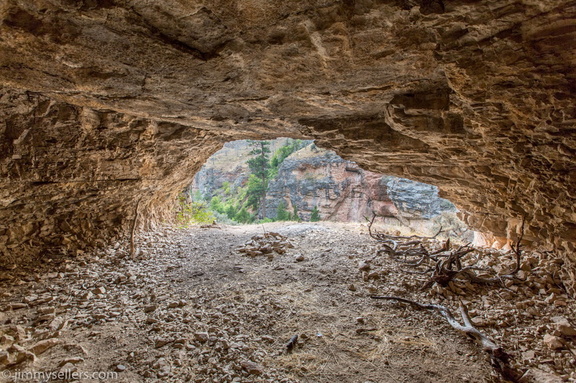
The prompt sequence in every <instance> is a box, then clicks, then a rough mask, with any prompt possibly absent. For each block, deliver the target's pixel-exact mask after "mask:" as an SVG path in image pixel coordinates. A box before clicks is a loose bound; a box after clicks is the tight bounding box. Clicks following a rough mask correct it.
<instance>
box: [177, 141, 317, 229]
mask: <svg viewBox="0 0 576 383" xmlns="http://www.w3.org/2000/svg"><path fill="white" fill-rule="evenodd" d="M310 144H311V142H310V141H302V140H293V139H287V140H286V141H285V143H284V144H283V145H282V146H280V147H279V148H278V149H276V150H275V151H274V153H272V156H270V154H271V152H272V151H271V149H270V142H269V141H248V145H249V146H250V148H251V149H250V151H249V152H248V156H250V159H249V160H248V161H246V164H247V166H248V174H247V177H246V180H245V181H244V182H243V183H241V184H240V185H235V184H233V183H231V182H228V181H224V182H222V185H221V187H219V188H217V189H216V190H215V191H213V192H211V193H209V194H208V193H207V194H203V193H201V192H196V193H194V195H193V196H192V198H191V199H189V200H186V198H184V199H182V197H181V200H183V201H184V202H183V203H184V205H182V203H181V202H179V204H180V205H179V211H178V218H177V220H178V222H179V223H183V222H182V221H186V220H187V219H188V222H189V223H194V222H198V223H203V222H206V221H212V220H218V221H225V222H230V223H243V224H245V223H253V222H273V221H292V220H294V221H297V220H300V217H299V215H298V209H297V207H296V206H295V205H293V206H292V207H291V208H289V206H288V203H287V202H286V201H281V202H280V203H279V204H278V206H277V208H276V210H275V212H276V215H275V216H274V217H270V216H267V215H266V195H267V192H268V186H269V183H270V181H271V180H274V179H275V178H276V177H278V169H279V168H280V165H282V162H284V160H285V159H286V158H288V156H290V155H291V154H292V153H294V152H296V151H298V150H300V149H302V148H303V147H305V146H308V145H310ZM199 209H200V211H202V214H200V212H199V211H198V210H199ZM184 212H186V213H184ZM190 212H194V213H190ZM208 217H213V218H208ZM317 220H319V217H318V219H317Z"/></svg>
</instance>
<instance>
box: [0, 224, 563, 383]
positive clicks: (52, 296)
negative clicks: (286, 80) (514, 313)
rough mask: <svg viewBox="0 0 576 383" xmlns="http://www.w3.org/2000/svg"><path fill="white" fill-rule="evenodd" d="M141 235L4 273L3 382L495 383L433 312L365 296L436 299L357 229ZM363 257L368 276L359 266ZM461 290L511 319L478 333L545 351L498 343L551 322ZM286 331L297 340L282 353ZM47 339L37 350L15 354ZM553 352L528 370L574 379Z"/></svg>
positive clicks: (299, 227)
mask: <svg viewBox="0 0 576 383" xmlns="http://www.w3.org/2000/svg"><path fill="white" fill-rule="evenodd" d="M266 232H277V233H279V234H281V235H282V236H284V237H286V239H285V240H284V239H283V241H287V242H289V243H290V244H291V245H292V246H293V247H289V246H285V247H283V250H285V251H283V253H282V254H278V253H276V252H273V253H271V255H270V254H269V253H267V254H266V255H265V256H247V255H245V254H243V253H241V252H239V251H238V249H239V248H242V247H243V246H245V245H246V243H248V242H250V240H251V238H252V237H253V236H255V235H261V236H264V234H265V233H266ZM137 243H138V246H139V251H138V259H136V260H130V259H128V258H127V257H125V255H126V251H124V250H122V249H120V248H117V249H116V250H115V249H110V250H108V251H107V252H106V253H103V254H100V255H99V256H97V255H86V256H84V257H83V258H81V259H77V260H74V261H62V262H60V263H59V264H57V265H54V266H53V268H52V271H51V272H49V273H46V272H41V273H30V272H26V273H19V272H18V271H11V272H5V273H4V274H3V276H2V277H3V279H4V282H5V283H6V285H9V286H12V287H9V288H8V287H7V288H3V289H2V302H1V303H2V306H3V307H4V308H5V310H4V311H3V313H2V314H0V315H1V317H0V320H1V321H2V323H3V326H2V334H3V335H2V339H1V341H2V349H3V350H6V351H5V352H4V353H3V354H2V355H0V361H2V360H4V359H5V360H6V361H7V362H5V363H4V371H2V372H3V373H4V380H5V381H15V380H16V379H15V376H16V375H15V374H16V373H17V372H18V371H25V372H32V371H35V372H44V373H53V374H57V373H66V372H67V371H68V373H69V375H68V376H64V379H58V377H57V376H56V375H54V377H56V379H51V380H50V381H73V379H68V378H70V377H72V375H71V374H72V372H76V373H82V374H86V373H97V372H101V373H102V372H109V373H110V372H114V373H115V375H113V376H112V377H106V378H103V379H92V380H94V381H107V380H108V381H118V382H156V381H157V382H160V381H161V382H187V381H191V382H285V383H289V382H319V383H322V382H330V383H333V382H342V383H348V382H350V383H352V382H354V383H356V382H361V383H364V382H374V383H377V382H493V381H498V378H497V377H496V376H494V373H493V370H492V368H491V366H490V362H489V359H488V357H487V356H486V355H485V354H484V353H483V352H482V351H481V350H479V349H478V347H477V345H476V344H475V343H473V342H472V341H471V340H469V339H467V338H466V337H465V336H463V335H461V334H459V333H456V332H455V331H454V330H453V329H452V328H451V327H450V326H448V325H447V324H446V323H445V322H444V321H443V320H442V319H441V318H439V317H437V316H436V315H434V313H430V312H426V311H417V310H414V309H413V308H411V307H406V306H405V305H402V304H394V303H387V302H377V301H374V300H371V299H369V298H368V296H369V295H370V294H374V293H378V294H382V293H386V294H397V295H402V296H407V297H410V296H412V297H418V296H419V299H420V300H422V299H435V300H439V299H441V298H440V297H438V296H435V297H432V296H426V295H423V294H422V293H418V292H417V287H418V286H419V282H418V280H417V279H416V278H414V277H412V276H407V275H404V274H400V273H399V272H398V271H397V266H396V265H395V264H394V263H392V262H391V261H389V260H387V259H385V258H383V257H379V258H375V254H376V248H377V244H376V243H375V242H374V241H373V240H371V239H370V238H369V237H368V234H367V231H366V228H365V227H361V226H358V225H347V224H329V223H318V224H282V223H274V224H266V225H264V226H262V225H259V226H258V225H252V226H238V227H220V228H192V229H181V230H174V229H169V228H166V229H163V230H162V231H159V232H155V233H147V234H143V235H141V236H140V237H139V238H138V240H137ZM366 261H369V263H370V265H371V267H372V270H377V272H376V273H371V274H370V273H368V274H367V273H366V272H365V271H361V270H360V269H359V265H361V264H362V262H366ZM360 267H362V266H360ZM418 294H419V295H418ZM467 299H468V301H469V303H470V306H471V307H472V306H474V307H475V308H476V309H475V310H474V311H473V315H475V316H476V318H483V315H484V313H485V312H489V311H490V310H500V311H501V312H502V313H501V314H499V315H500V317H501V318H500V319H499V320H502V321H504V322H505V324H504V325H502V326H501V325H500V324H501V323H500V322H495V323H493V324H492V325H489V324H488V325H487V327H486V329H485V331H486V333H487V334H488V335H489V336H492V337H494V338H495V339H496V340H497V341H500V342H501V343H502V345H503V346H504V347H505V348H507V351H509V352H511V353H512V354H513V355H514V356H516V357H517V358H518V362H519V363H520V362H522V356H521V355H522V353H523V352H528V351H531V350H532V351H534V354H535V355H534V356H533V357H534V359H536V355H538V353H545V351H544V350H543V349H538V348H535V347H536V346H533V345H532V343H530V344H528V346H526V345H525V344H521V343H519V342H517V341H510V342H508V343H507V342H506V339H512V340H514V339H515V338H514V336H519V337H520V336H522V337H525V338H529V337H533V339H532V340H531V342H534V343H540V342H539V340H540V339H541V338H542V336H543V335H544V334H543V332H542V331H540V330H542V328H541V327H542V326H546V324H547V323H551V320H549V319H546V320H544V319H543V318H540V317H525V316H520V317H518V319H517V322H516V323H509V319H508V317H507V315H506V313H504V311H505V307H506V304H508V303H507V302H506V300H505V299H502V300H501V301H500V303H499V304H500V306H498V303H497V301H496V300H494V299H495V298H494V297H492V298H490V299H493V300H494V302H496V303H494V302H492V301H490V302H491V305H492V306H490V307H488V306H487V307H484V306H483V305H481V304H478V302H480V303H481V302H482V298H480V297H478V298H477V299H476V298H473V297H468V298H467ZM447 302H448V303H449V300H447ZM444 303H446V302H444ZM569 303H570V305H569V306H568V307H566V306H562V307H554V310H557V312H555V314H556V315H563V316H567V317H572V318H573V317H574V316H571V315H573V311H571V310H573V305H572V303H571V301H569ZM530 319H532V321H530ZM484 321H485V322H486V321H487V320H486V319H484ZM504 322H503V323H504ZM535 322H538V323H535ZM544 328H545V327H544ZM532 331H535V334H536V335H534V334H532ZM538 331H540V332H538ZM544 332H546V330H544ZM294 335H298V341H297V343H296V345H295V347H294V349H293V350H292V352H288V350H287V348H286V344H287V343H288V341H289V340H290V339H291V338H292V337H293V336H294ZM534 336H536V337H537V339H536V338H534ZM50 339H53V341H49V342H51V343H53V344H50V347H48V348H47V349H46V350H44V351H43V352H42V353H37V355H29V356H28V358H30V359H29V360H23V361H21V362H20V363H14V360H13V358H16V357H21V358H25V357H26V354H25V352H28V351H27V350H31V347H32V346H34V345H37V343H38V342H39V341H43V340H50ZM568 341H569V340H568ZM572 345H573V343H572ZM526 347H533V349H526ZM36 350H38V348H36ZM551 352H552V351H551ZM551 352H549V353H548V354H546V355H549V356H550V358H552V360H551V361H550V362H546V361H545V362H542V363H539V364H534V366H533V367H535V368H536V369H534V371H536V373H542V374H547V375H546V376H548V378H551V376H552V375H550V374H551V373H553V372H556V375H560V374H561V373H562V372H563V371H568V372H565V375H564V379H565V380H568V379H570V375H569V371H570V366H569V365H566V366H564V365H563V364H562V363H571V362H570V358H569V357H567V356H566V353H569V352H570V351H569V349H567V348H564V349H563V350H560V349H558V350H555V351H553V352H554V353H556V352H557V353H558V356H559V357H558V358H554V357H555V356H556V354H554V353H551ZM529 356H532V354H530V355H529ZM3 357H4V359H2V358H3ZM11 358H12V359H11ZM33 359H34V360H33ZM556 360H559V361H560V362H559V363H560V364H559V366H556ZM0 363H1V362H0ZM9 363H12V364H11V365H9V366H8V367H6V365H7V364H9ZM555 369H559V371H556V370H555ZM92 377H93V376H90V378H92ZM557 379H560V380H559V381H562V379H561V378H557ZM77 380H80V381H90V379H88V378H86V377H84V378H83V379H77ZM20 381H23V380H22V379H21V380H20ZM30 381H33V380H30ZM36 381H39V379H37V380H36Z"/></svg>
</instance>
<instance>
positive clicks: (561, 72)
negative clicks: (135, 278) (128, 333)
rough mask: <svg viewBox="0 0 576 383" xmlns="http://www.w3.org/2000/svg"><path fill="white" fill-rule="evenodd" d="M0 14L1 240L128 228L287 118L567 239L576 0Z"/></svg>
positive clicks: (544, 238) (29, 5)
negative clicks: (229, 145)
mask: <svg viewBox="0 0 576 383" xmlns="http://www.w3.org/2000/svg"><path fill="white" fill-rule="evenodd" d="M0 19H1V21H2V23H1V25H0V31H1V35H2V40H1V41H0V83H1V84H2V111H1V113H2V116H3V118H2V120H3V123H1V125H0V126H1V129H2V136H3V138H2V147H3V150H2V156H1V169H2V174H3V181H2V185H3V187H2V189H3V193H2V194H3V195H2V201H3V206H2V210H1V211H2V212H1V214H2V215H3V218H4V222H5V224H4V227H3V228H2V229H1V231H2V233H0V235H2V236H3V237H4V238H5V239H6V243H7V248H5V249H3V251H8V250H7V249H9V252H14V251H16V250H17V249H18V248H19V247H20V246H21V245H22V244H29V245H30V248H32V247H34V248H38V247H42V243H44V242H43V241H44V240H43V239H41V238H45V239H46V238H51V239H50V240H49V241H48V240H46V241H47V243H50V244H51V245H50V246H57V247H58V246H60V245H61V244H62V243H70V244H74V243H76V242H81V241H86V240H89V239H90V241H89V242H93V241H91V240H92V239H95V238H107V237H108V236H109V234H110V233H114V234H115V235H118V233H121V232H123V231H124V230H126V228H127V226H129V225H130V222H131V221H132V217H133V215H134V214H135V212H134V207H135V203H136V201H137V200H139V199H140V198H143V201H144V204H143V211H144V212H145V213H144V214H145V215H146V214H147V216H149V217H151V218H153V217H159V216H161V215H162V214H161V212H162V211H163V209H164V207H165V206H167V204H169V202H170V197H171V196H173V194H174V191H175V190H178V189H179V188H180V187H181V186H183V185H184V184H185V183H186V182H187V181H189V179H190V177H191V175H192V174H193V172H194V171H195V170H197V169H198V168H199V166H201V164H202V163H203V162H204V161H205V159H206V158H208V156H209V155H210V154H212V153H213V152H214V151H215V150H217V149H218V148H219V146H220V145H221V144H222V143H223V142H225V141H230V140H234V139H243V138H274V137H280V136H287V137H295V138H313V139H315V140H316V142H317V143H318V144H319V145H320V146H324V147H329V148H331V149H334V150H335V151H336V152H338V153H339V154H340V155H342V156H343V157H344V158H346V159H351V160H354V161H356V162H357V163H359V164H360V165H361V166H362V167H363V168H365V169H367V170H373V171H378V172H383V173H389V174H393V175H398V176H402V177H406V178H412V179H415V180H419V181H423V182H427V183H432V184H435V185H437V186H439V187H440V189H441V193H442V196H444V197H445V198H448V199H450V200H452V201H454V202H455V203H456V204H457V205H458V206H459V208H460V209H461V210H462V211H463V212H465V214H466V215H467V217H468V222H469V223H470V224H471V225H472V226H474V227H476V228H478V229H479V230H482V231H488V232H492V233H494V234H495V235H497V236H508V237H510V238H511V239H514V238H516V236H517V235H518V234H519V233H518V232H519V230H520V222H521V221H522V219H524V220H525V221H526V224H525V231H526V233H525V239H526V240H527V242H532V243H534V244H537V245H542V246H547V247H548V248H549V249H555V250H558V251H560V252H563V253H565V254H569V253H572V254H573V251H574V249H575V248H574V240H575V238H576V224H575V222H576V212H575V210H574V205H575V204H574V201H575V197H576V196H575V195H574V190H576V189H575V187H574V186H576V178H575V177H574V174H576V172H575V171H574V170H575V168H574V166H575V165H574V155H575V154H576V134H575V132H576V128H575V126H576V112H575V106H574V94H575V89H574V84H575V83H576V81H575V80H576V65H575V64H576V63H575V59H574V57H576V54H575V53H576V52H575V50H576V43H575V41H576V29H575V28H574V27H573V25H574V24H575V20H576V5H575V4H574V3H573V2H570V1H561V0H547V1H538V2H533V1H523V2H516V1H508V0H493V1H464V0H462V1H454V2H450V3H448V2H446V4H443V2H441V1H392V0H389V1H371V0H357V1H334V2H326V1H320V0H318V1H313V2H310V1H291V2H286V3H282V4H275V5H272V4H268V3H262V2H254V1H249V0H237V1H232V2H230V1H223V0H221V1H220V0H205V1H200V2H198V1H185V0H181V1H176V0H162V1H131V0H103V1H96V0H94V1H88V0H86V1H80V2H71V1H66V0H57V1H56V0H53V1H47V0H33V1H29V2H26V3H23V2H19V1H13V0H9V1H6V2H4V3H3V4H2V5H1V6H0ZM185 155H187V156H188V157H186V158H185ZM104 185H106V186H104ZM146 212H147V213H146ZM53 221H54V222H53ZM70 221H72V222H75V224H74V225H69V224H66V223H67V222H68V223H69V222H70ZM47 222H50V223H47ZM74 227H79V228H80V227H81V229H78V230H75V229H74ZM97 227H99V229H98V228H97ZM80 232H81V233H82V234H80ZM75 238H76V239H75ZM75 246H79V245H78V244H75V245H74V246H72V245H69V247H71V248H72V247H75ZM567 259H572V260H573V259H574V256H573V255H571V256H569V257H568V258H567Z"/></svg>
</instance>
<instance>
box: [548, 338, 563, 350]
mask: <svg viewBox="0 0 576 383" xmlns="http://www.w3.org/2000/svg"><path fill="white" fill-rule="evenodd" d="M543 341H544V344H545V345H546V347H548V348H549V349H551V350H558V349H561V348H563V347H564V343H563V342H562V338H560V337H557V336H555V335H551V334H545V335H544V339H543Z"/></svg>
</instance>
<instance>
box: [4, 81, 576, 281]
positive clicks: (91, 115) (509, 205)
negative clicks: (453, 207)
mask: <svg viewBox="0 0 576 383" xmlns="http://www.w3.org/2000/svg"><path fill="white" fill-rule="evenodd" d="M3 102H4V107H3V109H2V110H3V113H4V116H5V120H6V121H7V123H6V124H5V128H4V130H3V134H4V138H5V139H4V140H3V145H4V146H3V151H2V153H3V157H2V158H3V168H2V171H3V174H4V177H3V180H2V182H3V185H4V187H3V188H2V190H1V193H2V195H1V196H0V197H1V199H0V200H1V201H2V204H3V206H2V209H0V214H1V215H2V224H1V225H2V226H0V235H1V236H2V238H3V239H4V240H3V242H2V244H1V245H0V251H1V252H2V262H3V263H4V264H5V265H6V266H7V267H12V266H13V265H14V264H18V263H21V261H23V260H26V259H32V258H34V259H36V260H42V257H44V256H46V255H51V256H56V257H61V256H64V255H66V254H71V255H75V254H77V253H78V252H83V251H85V250H86V249H89V248H91V247H94V246H105V245H106V244H108V243H110V241H111V240H112V239H115V240H119V239H120V240H121V241H124V242H125V241H127V238H129V236H130V232H131V231H132V228H133V224H134V222H135V218H137V219H136V222H137V228H139V227H144V226H146V225H150V224H154V223H155V222H161V221H162V220H166V219H169V217H170V214H171V212H172V209H173V204H174V201H175V197H176V195H177V193H178V192H179V191H180V190H182V189H183V188H184V187H185V186H186V185H188V184H190V182H191V181H192V178H193V175H194V174H195V173H196V172H198V171H199V169H200V167H201V166H202V164H203V163H205V162H206V160H207V159H208V158H209V157H210V156H211V155H212V154H213V153H214V152H216V151H217V150H218V149H220V148H221V147H222V145H223V144H224V143H225V142H228V141H233V140H235V139H245V138H252V139H254V138H264V139H272V138H275V137H277V136H290V137H293V138H294V139H314V140H315V142H316V145H318V146H319V147H322V148H326V149H330V150H333V151H335V152H336V153H337V154H338V155H340V156H341V157H342V158H344V159H346V160H352V161H354V162H356V163H357V164H358V166H360V167H361V168H362V169H366V170H369V171H374V172H379V173H384V174H390V175H395V176H400V177H403V178H409V179H414V180H417V181H421V182H425V183H429V184H433V185H437V186H438V187H439V189H440V196H441V197H443V198H446V199H448V200H451V201H453V202H455V203H456V204H457V206H458V208H459V209H460V211H461V213H462V216H463V218H464V219H463V220H464V222H465V223H466V224H468V225H469V226H470V227H471V228H473V229H475V230H477V231H481V232H484V233H492V234H493V235H494V236H495V237H496V238H498V239H499V240H500V242H501V243H507V242H510V241H515V240H516V239H517V238H518V236H519V235H520V231H521V227H522V222H524V223H525V224H524V226H523V227H524V229H523V243H524V245H525V246H539V247H541V248H544V249H545V250H548V251H549V250H554V251H555V252H556V253H557V254H559V256H560V257H562V259H564V260H565V262H566V264H567V265H568V266H567V267H566V278H568V279H569V280H570V279H571V278H572V277H571V276H570V275H571V270H572V268H571V267H572V266H569V265H571V258H570V254H572V253H571V251H570V249H573V245H572V242H571V238H572V234H573V228H572V226H571V223H570V219H569V218H566V219H564V218H562V217H563V216H566V217H568V215H569V214H570V211H571V210H570V209H571V207H572V205H570V203H569V201H570V198H568V197H567V194H566V193H568V191H567V189H555V188H554V187H553V185H556V183H554V184H551V183H546V182H545V180H546V179H547V177H551V178H550V179H554V180H555V179H557V178H558V177H564V176H569V174H566V175H562V174H564V173H560V175H558V176H556V175H550V174H549V173H540V174H539V175H538V176H537V177H533V176H530V177H529V178H526V176H525V174H526V173H525V172H527V171H529V169H530V166H536V163H537V162H536V160H537V157H536V155H535V154H534V153H531V154H526V153H517V155H516V157H514V156H513V157H514V158H515V160H514V161H511V162H510V161H509V158H510V157H506V156H504V157H501V158H499V157H493V156H488V157H478V155H479V154H478V153H477V152H474V151H465V150H463V149H462V143H463V142H469V141H463V138H462V137H460V136H459V135H456V136H446V138H445V139H444V140H445V141H446V143H445V144H440V143H438V144H436V145H432V142H430V140H437V138H438V137H439V136H437V135H436V134H432V133H431V132H430V131H425V132H424V135H422V136H418V135H414V134H413V133H412V132H408V131H406V130H405V129H404V130H403V129H400V128H399V127H398V126H395V125H394V124H392V120H391V119H390V118H391V116H390V115H373V114H371V115H369V116H366V115H357V116H349V117H346V118H342V117H336V118H334V117H322V118H316V119H310V118H307V119H301V120H300V122H298V123H295V124H292V125H290V126H291V129H292V132H291V133H290V134H282V133H280V132H278V134H276V135H274V134H271V133H270V131H260V132H252V133H250V134H248V133H247V132H245V131H241V130H240V131H239V130H234V131H229V130H218V129H200V128H196V127H191V126H188V125H183V124H180V123H177V122H169V121H165V120H163V121H158V120H156V119H150V118H147V117H140V116H133V115H128V114H125V113H120V112H113V111H109V110H98V109H94V108H91V107H86V106H78V105H73V104H70V103H68V102H64V101H57V100H55V99H52V98H50V97H47V96H45V95H42V94H39V93H32V92H26V91H18V90H8V91H5V93H4V97H3ZM398 110H399V112H397V113H404V112H401V110H402V109H398ZM278 121H280V120H278ZM438 121H442V120H438ZM244 124H245V125H242V126H245V128H247V127H250V126H252V127H253V126H257V124H256V123H255V122H254V121H251V122H249V121H246V122H245V123H244ZM255 124H256V125H255ZM391 124H392V125H391ZM392 126H394V128H392ZM430 126H431V127H433V126H434V125H430ZM258 129H260V128H258ZM268 129H269V128H268ZM230 133H233V134H232V135H230ZM439 134H440V136H443V135H444V133H439ZM426 141H428V142H426ZM467 145H468V144H467ZM502 152H503V153H510V152H509V151H504V150H503V151H502ZM496 160H497V162H495V161H496ZM486 161H488V162H486ZM515 161H524V162H522V163H523V164H524V165H523V166H522V167H521V168H518V167H517V165H516V163H518V162H515ZM530 161H532V162H530ZM489 164H491V165H489ZM496 164H497V165H496ZM557 164H558V166H560V165H561V164H562V163H561V162H558V163H557ZM556 182H557V181H556ZM568 184H569V182H568V183H567V185H568ZM528 191H530V192H528ZM532 192H533V193H532ZM530 193H532V194H530ZM534 193H535V194H534ZM530 196H532V197H530ZM550 198H554V199H555V201H556V203H555V205H549V204H543V201H545V200H549V199H550ZM550 209H553V210H554V212H555V213H554V214H556V215H551V214H552V213H551V211H549V210H550ZM536 212H537V214H536ZM545 217H548V218H546V219H545ZM550 217H554V218H553V219H550Z"/></svg>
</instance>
